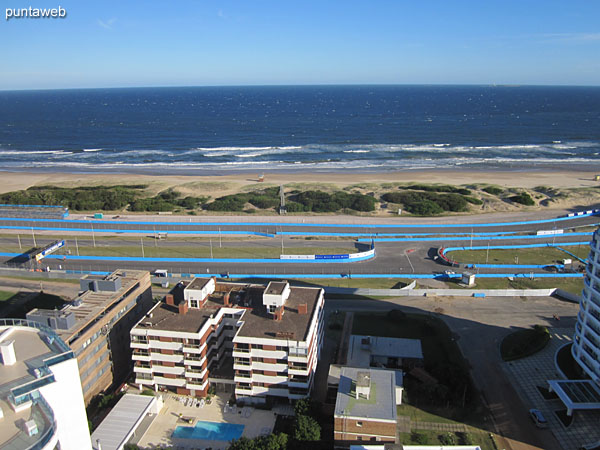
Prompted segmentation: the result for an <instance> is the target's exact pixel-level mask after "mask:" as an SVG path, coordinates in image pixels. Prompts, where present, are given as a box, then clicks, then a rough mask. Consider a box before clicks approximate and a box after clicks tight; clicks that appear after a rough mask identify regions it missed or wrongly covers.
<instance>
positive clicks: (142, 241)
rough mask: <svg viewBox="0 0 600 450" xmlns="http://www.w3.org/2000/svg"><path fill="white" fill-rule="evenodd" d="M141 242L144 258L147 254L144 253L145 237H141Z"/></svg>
mask: <svg viewBox="0 0 600 450" xmlns="http://www.w3.org/2000/svg"><path fill="white" fill-rule="evenodd" d="M140 244H141V245H142V258H145V257H146V255H144V238H143V237H141V238H140Z"/></svg>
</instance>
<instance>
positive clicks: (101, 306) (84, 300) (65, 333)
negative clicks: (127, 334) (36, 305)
mask: <svg viewBox="0 0 600 450" xmlns="http://www.w3.org/2000/svg"><path fill="white" fill-rule="evenodd" d="M147 274H148V272H147V271H144V270H117V271H115V272H113V273H111V274H110V275H108V276H103V277H100V278H98V277H97V276H90V275H88V276H87V277H85V278H84V279H86V280H89V281H94V280H95V281H102V280H112V279H115V278H120V286H121V287H120V289H118V290H117V291H114V292H113V291H92V290H88V291H85V292H83V293H82V294H81V295H79V297H77V298H76V299H75V300H74V301H72V302H71V303H69V304H67V305H65V306H64V307H63V308H62V309H61V313H62V314H69V313H73V314H74V315H75V323H74V325H73V326H70V327H69V328H68V329H57V330H55V331H56V333H57V334H58V335H59V336H60V337H61V338H62V339H63V340H64V341H65V342H68V343H69V344H70V343H71V342H72V341H73V340H74V339H76V337H77V335H78V334H79V333H80V332H81V331H82V330H83V329H84V328H85V327H86V326H87V325H88V324H89V323H90V322H94V321H95V320H97V318H99V317H101V316H102V315H103V314H104V313H105V312H107V311H109V310H110V309H111V306H112V305H114V304H115V303H118V302H119V301H120V300H121V299H122V298H123V297H124V296H125V295H126V294H127V293H128V291H130V290H132V289H134V288H135V287H136V284H137V283H138V282H139V281H140V279H141V278H142V277H143V276H145V275H147ZM36 313H38V314H39V313H43V314H45V315H47V316H52V315H56V313H55V312H54V311H51V310H48V311H46V310H40V309H34V310H32V311H30V312H29V314H34V315H35V314H36Z"/></svg>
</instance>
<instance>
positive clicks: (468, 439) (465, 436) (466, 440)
mask: <svg viewBox="0 0 600 450" xmlns="http://www.w3.org/2000/svg"><path fill="white" fill-rule="evenodd" d="M456 434H457V436H458V438H459V440H460V443H461V444H462V445H473V444H475V439H474V438H473V435H472V434H471V433H467V432H465V431H459V432H458V433H456Z"/></svg>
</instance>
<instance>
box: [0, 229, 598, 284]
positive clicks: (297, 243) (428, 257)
mask: <svg viewBox="0 0 600 450" xmlns="http://www.w3.org/2000/svg"><path fill="white" fill-rule="evenodd" d="M553 240H554V241H555V242H556V243H562V242H580V241H582V240H583V241H584V240H586V238H582V237H569V236H562V237H560V238H558V237H557V238H555V239H553V238H547V239H540V240H536V243H552V242H553ZM51 241H52V239H51V238H44V237H41V236H38V237H37V238H36V243H37V245H38V247H39V246H42V245H44V244H46V243H50V242H51ZM126 242H127V244H122V243H121V242H119V243H118V244H117V245H119V246H123V245H129V246H131V249H132V251H131V253H129V254H123V255H122V256H134V255H136V254H137V255H140V254H141V248H140V247H141V244H140V242H139V241H137V242H136V241H132V240H128V241H126ZM522 242H523V241H519V240H506V241H502V244H505V245H512V244H519V243H522ZM32 243H33V242H32V239H31V236H28V237H27V238H25V237H23V238H22V247H23V249H24V250H25V249H28V248H30V247H29V246H30V245H32ZM281 243H282V240H281V239H280V238H275V239H268V238H261V239H241V240H235V241H223V242H222V246H223V247H224V248H228V247H237V248H239V247H246V248H249V249H252V248H256V249H257V250H256V254H255V255H253V254H252V250H249V251H248V252H246V253H245V254H243V255H240V254H235V255H234V254H232V255H231V257H244V258H253V257H260V249H261V248H267V247H268V248H271V249H280V248H281ZM3 244H4V245H5V248H6V246H10V247H8V248H11V249H13V251H14V250H15V249H16V247H15V246H16V245H17V238H16V237H15V238H2V239H0V249H1V248H2V245H3ZM154 244H155V241H154V240H146V243H145V244H144V246H145V247H146V249H148V247H154ZM468 244H469V243H468V242H466V243H465V242H459V241H456V242H452V241H450V242H448V241H439V242H435V241H433V242H381V243H377V244H376V246H375V248H376V257H375V258H374V259H372V260H368V261H362V262H353V263H285V264H284V263H281V262H279V261H274V262H272V263H240V262H229V261H226V262H212V261H205V262H164V263H163V262H145V261H138V262H110V261H94V260H68V259H67V260H66V261H62V260H56V259H45V260H44V261H43V264H42V265H43V266H49V267H51V268H52V269H57V268H58V267H59V266H62V267H63V268H68V269H73V270H111V269H110V268H117V267H121V268H131V269H133V268H140V269H147V270H156V269H167V270H169V271H170V272H172V273H207V272H208V273H227V272H230V273H247V274H263V275H264V274H274V273H281V274H286V273H289V274H334V275H336V276H339V275H340V274H348V273H353V274H360V273H378V274H382V275H385V274H393V273H399V274H406V276H407V277H410V275H411V274H413V273H432V272H441V271H443V270H445V269H448V267H447V266H445V265H443V264H441V263H440V262H439V261H437V260H436V255H437V250H438V248H439V247H441V246H444V247H448V246H462V245H468ZM67 245H68V247H69V249H70V251H71V254H72V255H74V254H76V246H75V242H74V239H72V238H71V239H67ZM77 245H79V246H80V247H82V246H84V245H85V246H88V247H89V246H92V242H91V240H90V239H89V237H86V238H85V239H81V238H78V244H77ZM96 245H97V246H98V247H107V246H110V245H115V241H114V240H110V239H107V238H102V237H100V238H97V239H96ZM167 245H168V246H169V247H174V248H177V247H184V246H185V247H187V248H189V247H194V246H196V247H198V248H199V249H201V250H202V255H207V250H208V249H209V247H210V245H211V243H210V242H209V241H208V240H204V241H202V240H199V239H196V238H195V239H193V240H191V241H187V242H186V241H185V239H183V238H178V239H169V241H168V242H165V241H161V242H159V243H158V247H159V248H160V246H167ZM283 245H284V248H288V249H289V248H293V247H330V248H340V247H341V248H347V249H352V248H353V247H354V250H353V251H364V250H365V249H367V248H368V246H367V245H365V244H355V243H354V242H351V241H348V240H318V241H314V240H304V239H293V238H289V237H287V238H284V239H283ZM484 245H485V244H484ZM492 245H493V243H492ZM212 246H213V248H217V246H218V241H213V242H212ZM153 250H154V249H153ZM284 253H289V250H288V251H287V252H285V251H284ZM181 256H186V255H181ZM187 256H189V253H188V255H187ZM10 259H11V258H9V257H0V261H2V262H4V263H7V262H8V261H10ZM532 271H533V272H543V270H542V269H533V270H532V269H523V270H519V269H518V268H515V269H502V268H499V269H484V268H481V269H480V273H507V272H508V273H519V272H524V273H529V272H532Z"/></svg>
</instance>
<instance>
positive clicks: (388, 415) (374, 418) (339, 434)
mask: <svg viewBox="0 0 600 450" xmlns="http://www.w3.org/2000/svg"><path fill="white" fill-rule="evenodd" d="M397 377H398V374H397V373H395V372H394V371H392V370H385V369H374V368H355V367H342V369H341V373H340V382H339V387H338V393H337V398H336V403H335V412H334V416H333V418H334V440H335V446H336V447H348V446H349V445H351V444H360V443H365V442H391V443H393V442H395V441H396V419H397V413H396V405H397V403H398V402H397V396H396V395H397V388H396V387H397V385H398V383H399V382H400V383H401V381H400V380H398V379H397Z"/></svg>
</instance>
